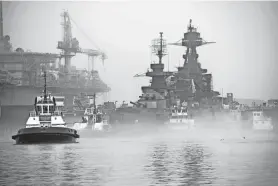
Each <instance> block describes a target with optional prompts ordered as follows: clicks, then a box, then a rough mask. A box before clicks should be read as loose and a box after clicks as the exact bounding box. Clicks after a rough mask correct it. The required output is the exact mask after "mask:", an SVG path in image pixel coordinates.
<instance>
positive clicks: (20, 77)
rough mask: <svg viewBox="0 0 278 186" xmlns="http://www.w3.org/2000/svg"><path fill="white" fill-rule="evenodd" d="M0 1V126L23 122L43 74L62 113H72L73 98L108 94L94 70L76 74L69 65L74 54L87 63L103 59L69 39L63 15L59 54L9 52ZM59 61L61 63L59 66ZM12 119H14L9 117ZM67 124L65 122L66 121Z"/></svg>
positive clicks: (68, 21)
mask: <svg viewBox="0 0 278 186" xmlns="http://www.w3.org/2000/svg"><path fill="white" fill-rule="evenodd" d="M2 3H3V2H2V1H0V20H1V24H0V100H1V102H0V104H1V105H0V108H1V109H0V110H1V114H0V116H1V117H0V124H1V125H3V124H8V125H12V124H13V123H17V121H18V120H24V119H27V118H26V116H28V112H29V111H30V110H31V109H32V108H33V104H34V103H33V98H34V97H35V96H36V95H38V94H40V93H41V89H42V87H43V78H42V74H43V71H47V73H48V77H47V81H48V85H49V88H48V89H49V91H50V92H51V94H52V95H53V96H63V97H64V98H65V99H64V100H65V113H71V112H74V111H73V107H74V103H73V97H74V96H76V95H79V94H81V93H85V94H93V93H103V92H109V91H110V87H108V86H107V85H106V84H105V83H104V82H103V81H102V80H101V79H100V77H99V74H98V71H96V70H94V69H91V70H90V69H85V70H83V69H82V70H78V69H77V68H76V67H75V66H73V65H71V58H72V57H74V56H75V55H76V54H78V53H80V54H86V55H88V57H89V62H90V63H94V59H96V58H101V59H102V60H105V59H107V55H106V54H105V53H104V52H102V51H101V50H99V49H98V50H93V49H82V48H80V46H79V41H78V40H77V39H76V38H73V37H72V32H71V27H72V25H71V20H72V19H71V17H70V15H69V13H68V12H67V11H64V12H63V13H62V14H61V16H62V28H63V40H62V41H59V42H58V46H57V49H59V50H61V51H62V52H61V53H60V54H51V53H38V52H31V51H24V50H23V49H22V48H17V49H15V50H13V48H12V44H11V38H10V36H8V35H4V33H3V32H4V28H3V26H4V25H3V11H2V10H3V9H2V5H3V4H2ZM62 60H63V61H64V63H63V64H62ZM11 113H13V114H12V115H16V116H17V117H10V116H11ZM66 120H67V118H66Z"/></svg>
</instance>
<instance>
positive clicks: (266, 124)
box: [252, 111, 274, 131]
mask: <svg viewBox="0 0 278 186" xmlns="http://www.w3.org/2000/svg"><path fill="white" fill-rule="evenodd" d="M252 114H253V123H252V124H253V125H252V126H253V130H268V131H271V130H273V128H274V127H273V124H272V119H271V118H269V117H266V116H265V115H264V113H263V111H253V113H252Z"/></svg>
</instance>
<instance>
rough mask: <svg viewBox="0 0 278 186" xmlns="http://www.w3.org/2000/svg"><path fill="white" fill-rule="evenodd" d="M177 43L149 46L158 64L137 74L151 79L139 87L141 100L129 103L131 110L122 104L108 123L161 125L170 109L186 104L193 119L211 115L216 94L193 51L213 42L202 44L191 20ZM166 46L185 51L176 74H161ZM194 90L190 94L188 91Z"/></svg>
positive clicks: (214, 105)
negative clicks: (147, 83) (143, 72)
mask: <svg viewBox="0 0 278 186" xmlns="http://www.w3.org/2000/svg"><path fill="white" fill-rule="evenodd" d="M181 41H182V42H181V43H168V44H167V43H166V40H164V39H163V38H162V33H160V38H159V39H155V40H153V42H152V52H153V53H154V54H155V55H157V56H158V58H159V62H158V63H153V64H151V65H150V68H151V69H152V71H148V72H147V73H145V74H141V75H140V74H137V75H135V77H139V76H148V77H151V78H152V79H151V85H150V86H143V87H142V88H141V89H142V92H143V94H142V96H140V97H139V98H140V99H139V100H138V101H136V102H130V103H131V104H133V106H132V107H128V106H127V104H125V105H124V104H123V105H122V106H121V107H120V108H117V109H116V111H115V112H113V113H112V114H111V122H115V123H134V122H135V123H136V122H139V123H146V122H147V123H163V122H165V121H166V120H167V118H168V116H169V112H170V107H171V106H173V105H180V104H186V105H187V106H188V107H189V108H190V109H189V110H190V113H189V114H191V115H194V117H198V116H204V115H205V111H208V113H209V114H210V115H211V113H213V112H214V107H216V105H217V104H218V103H219V102H217V100H218V99H217V97H218V96H219V95H220V93H219V92H217V91H214V90H213V86H212V85H213V83H212V74H209V73H207V69H203V68H201V63H199V62H198V53H197V50H196V48H197V47H199V46H202V45H206V44H211V43H215V42H206V41H204V40H203V39H202V38H201V37H200V33H199V32H198V31H197V29H196V28H195V27H194V26H193V25H192V20H190V23H189V25H188V28H187V32H186V33H184V37H183V38H182V39H181ZM167 45H177V46H183V47H186V53H185V54H184V55H183V58H184V64H183V65H182V66H180V67H178V71H177V72H170V71H167V72H166V71H164V64H163V63H162V57H163V56H165V55H166V54H167ZM193 87H194V88H195V89H196V90H195V91H194V92H193V91H192V88H193Z"/></svg>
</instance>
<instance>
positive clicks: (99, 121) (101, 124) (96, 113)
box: [73, 94, 112, 133]
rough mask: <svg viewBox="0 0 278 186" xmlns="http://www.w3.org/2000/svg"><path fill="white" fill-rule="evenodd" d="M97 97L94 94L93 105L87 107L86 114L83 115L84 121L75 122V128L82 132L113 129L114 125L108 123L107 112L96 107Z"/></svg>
mask: <svg viewBox="0 0 278 186" xmlns="http://www.w3.org/2000/svg"><path fill="white" fill-rule="evenodd" d="M95 97H96V95H95V94H94V95H93V98H94V101H93V107H91V108H86V109H85V112H84V116H82V121H81V122H75V123H74V125H73V129H75V130H78V131H80V132H81V131H90V133H92V132H93V131H98V132H110V131H111V128H112V127H111V125H110V124H108V120H107V119H106V118H105V113H103V112H102V110H101V109H97V108H96V104H95ZM87 129H89V130H87Z"/></svg>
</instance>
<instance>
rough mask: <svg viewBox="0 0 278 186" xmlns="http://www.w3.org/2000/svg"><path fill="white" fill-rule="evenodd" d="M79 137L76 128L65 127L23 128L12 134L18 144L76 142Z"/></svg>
mask: <svg viewBox="0 0 278 186" xmlns="http://www.w3.org/2000/svg"><path fill="white" fill-rule="evenodd" d="M77 138H79V134H77V131H76V130H74V129H70V128H64V127H34V128H23V129H20V130H19V131H18V133H17V134H16V135H13V136H12V139H13V140H15V141H16V144H34V143H76V139H77Z"/></svg>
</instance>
